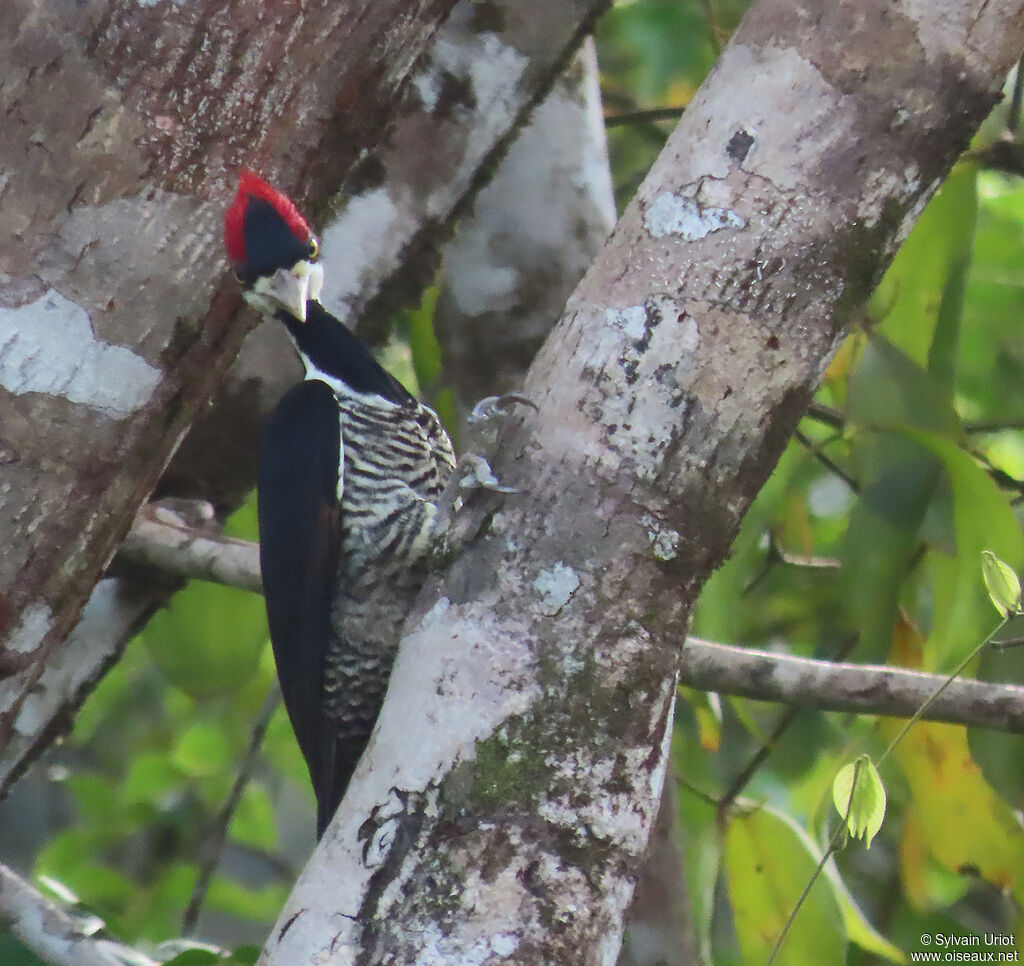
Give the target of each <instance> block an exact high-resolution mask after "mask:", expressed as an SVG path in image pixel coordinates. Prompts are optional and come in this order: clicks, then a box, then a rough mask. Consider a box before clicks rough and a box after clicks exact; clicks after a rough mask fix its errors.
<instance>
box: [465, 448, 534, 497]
mask: <svg viewBox="0 0 1024 966" xmlns="http://www.w3.org/2000/svg"><path fill="white" fill-rule="evenodd" d="M459 489H460V490H491V491H492V492H493V493H518V492H519V491H518V490H517V489H516V488H515V487H514V486H504V485H502V483H501V481H500V480H499V479H498V478H497V477H496V476H495V475H494V471H493V470H492V469H491V465H490V463H488V462H487V460H485V459H484V458H483V457H482V456H479V455H477V454H476V453H466V454H464V455H463V456H462V457H461V458H460V459H459Z"/></svg>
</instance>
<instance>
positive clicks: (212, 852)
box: [181, 687, 281, 936]
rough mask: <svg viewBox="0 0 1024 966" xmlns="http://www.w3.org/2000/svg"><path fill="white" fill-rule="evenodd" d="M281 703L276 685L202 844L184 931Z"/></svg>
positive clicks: (193, 919) (192, 923)
mask: <svg viewBox="0 0 1024 966" xmlns="http://www.w3.org/2000/svg"><path fill="white" fill-rule="evenodd" d="M280 703H281V692H280V691H279V690H278V689H277V688H276V687H275V688H274V689H273V690H272V691H271V692H270V694H268V695H267V698H266V700H265V701H264V702H263V707H262V708H261V709H260V713H259V717H258V718H257V719H256V723H255V724H254V725H253V729H252V737H251V738H250V739H249V747H248V748H246V750H245V755H244V756H243V757H242V762H241V764H240V765H239V767H238V774H237V775H236V776H235V781H234V784H233V785H232V786H231V791H230V792H228V797H227V798H226V799H225V800H224V804H223V805H222V806H221V810H220V811H219V812H218V813H217V817H216V818H215V819H214V821H213V824H212V825H211V827H210V828H209V829H208V830H207V832H206V834H205V835H204V836H203V839H202V841H201V842H200V844H199V875H198V877H197V878H196V884H195V886H194V887H193V889H192V895H191V896H190V897H189V901H188V908H187V909H186V910H185V915H184V916H183V917H182V924H181V931H182V935H185V936H190V935H192V933H193V932H194V931H195V928H196V923H197V922H198V921H199V913H200V912H201V911H202V908H203V903H204V902H205V901H206V894H207V892H209V890H210V883H211V882H212V881H213V875H214V873H215V872H216V871H217V866H218V865H220V860H221V856H222V855H223V854H224V846H225V845H226V844H227V840H228V826H229V825H230V824H231V819H232V817H233V816H234V814H235V810H236V809H237V808H238V803H239V802H240V801H241V800H242V793H243V792H244V791H245V787H246V785H248V784H249V781H250V779H251V778H252V773H253V771H254V770H255V768H256V764H257V762H258V761H259V757H260V749H261V748H262V747H263V739H264V738H265V737H266V734H267V728H268V727H269V726H270V719H271V718H272V717H273V716H274V712H275V711H276V710H277V706H278V705H279V704H280Z"/></svg>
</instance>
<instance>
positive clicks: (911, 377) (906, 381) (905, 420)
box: [847, 336, 963, 440]
mask: <svg viewBox="0 0 1024 966" xmlns="http://www.w3.org/2000/svg"><path fill="white" fill-rule="evenodd" d="M847 415H848V417H849V419H850V421H851V422H852V423H855V424H857V425H858V426H863V427H866V428H871V429H897V430H906V429H923V430H927V431H928V432H930V433H934V434H936V435H937V436H943V437H945V438H947V439H952V440H959V439H960V438H961V437H962V435H963V433H962V430H961V425H960V417H959V416H958V415H957V414H956V412H955V410H954V409H953V406H952V404H951V403H950V399H949V394H948V393H947V391H946V390H945V389H944V388H943V387H942V386H940V385H939V384H938V383H937V382H936V381H935V378H934V377H933V376H932V375H931V374H930V373H929V372H928V371H927V370H925V369H923V368H922V367H921V366H920V365H919V364H918V363H917V362H915V361H914V360H913V359H911V358H910V357H909V356H908V355H906V353H904V352H902V351H901V350H900V349H898V348H897V347H896V346H894V345H893V344H892V343H891V342H888V341H886V340H885V339H883V338H881V337H880V336H874V337H872V338H871V339H870V340H869V342H868V345H867V348H866V349H865V350H864V354H863V355H862V356H861V358H860V361H859V362H858V364H857V368H856V369H855V370H854V372H853V373H852V375H851V376H850V387H849V392H848V394H847Z"/></svg>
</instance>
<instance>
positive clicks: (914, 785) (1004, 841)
mask: <svg viewBox="0 0 1024 966" xmlns="http://www.w3.org/2000/svg"><path fill="white" fill-rule="evenodd" d="M895 756H896V759H897V760H898V761H899V763H900V765H901V766H902V768H903V771H904V773H905V774H906V776H907V782H908V783H909V785H910V791H911V794H912V795H913V799H914V806H915V810H916V814H917V819H918V823H919V826H920V834H921V840H922V842H923V843H924V845H925V847H926V848H927V850H928V852H929V853H930V854H931V855H933V856H934V857H935V858H936V859H937V860H938V861H939V862H940V863H941V864H942V865H944V866H945V867H946V868H947V869H950V870H952V871H954V872H960V873H962V874H975V875H979V876H981V877H982V878H983V879H985V880H986V881H988V882H991V883H992V884H993V885H995V886H997V887H999V888H1001V889H1008V890H1010V891H1012V892H1013V893H1014V894H1015V895H1016V896H1017V897H1018V900H1019V899H1020V897H1021V895H1022V894H1024V890H1022V889H1021V880H1022V875H1024V829H1022V828H1021V824H1020V822H1019V821H1018V820H1017V818H1016V816H1015V815H1014V813H1013V810H1012V809H1011V808H1010V806H1009V805H1007V804H1006V802H1004V801H1003V800H1002V799H1001V798H1000V797H999V796H998V795H997V794H996V793H995V791H994V790H993V789H992V787H991V786H990V785H989V784H988V782H986V781H985V779H984V778H983V777H982V774H981V770H980V769H979V768H978V766H977V765H976V764H975V763H974V761H973V759H972V758H971V754H970V751H969V749H968V747H967V732H966V730H965V729H964V728H962V727H960V726H959V725H948V724H938V723H935V722H919V723H918V724H917V725H915V726H914V728H913V729H912V730H911V731H910V733H909V734H908V735H907V736H906V737H905V738H904V739H903V741H902V742H901V743H900V744H899V746H898V747H897V748H896V751H895Z"/></svg>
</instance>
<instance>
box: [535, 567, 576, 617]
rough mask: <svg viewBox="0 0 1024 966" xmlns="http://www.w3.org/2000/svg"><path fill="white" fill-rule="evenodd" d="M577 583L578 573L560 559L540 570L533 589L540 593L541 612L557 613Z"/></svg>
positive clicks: (570, 595)
mask: <svg viewBox="0 0 1024 966" xmlns="http://www.w3.org/2000/svg"><path fill="white" fill-rule="evenodd" d="M579 585H580V577H579V574H577V573H576V571H575V570H573V569H572V567H569V566H568V565H566V564H564V563H562V562H561V561H559V562H558V563H556V564H555V565H554V566H552V567H549V568H548V569H546V570H542V571H541V572H540V573H539V574H538V575H537V577H536V579H535V580H534V581H533V586H534V589H535V590H537V591H538V592H539V593H540V595H541V605H540V611H541V613H543V614H547V615H548V616H554V615H555V614H557V613H558V612H559V611H560V610H561V609H562V608H563V607H564V606H565V605H566V604H567V603H569V600H570V599H571V598H572V595H573V594H574V593H576V589H577V588H578V587H579Z"/></svg>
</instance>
